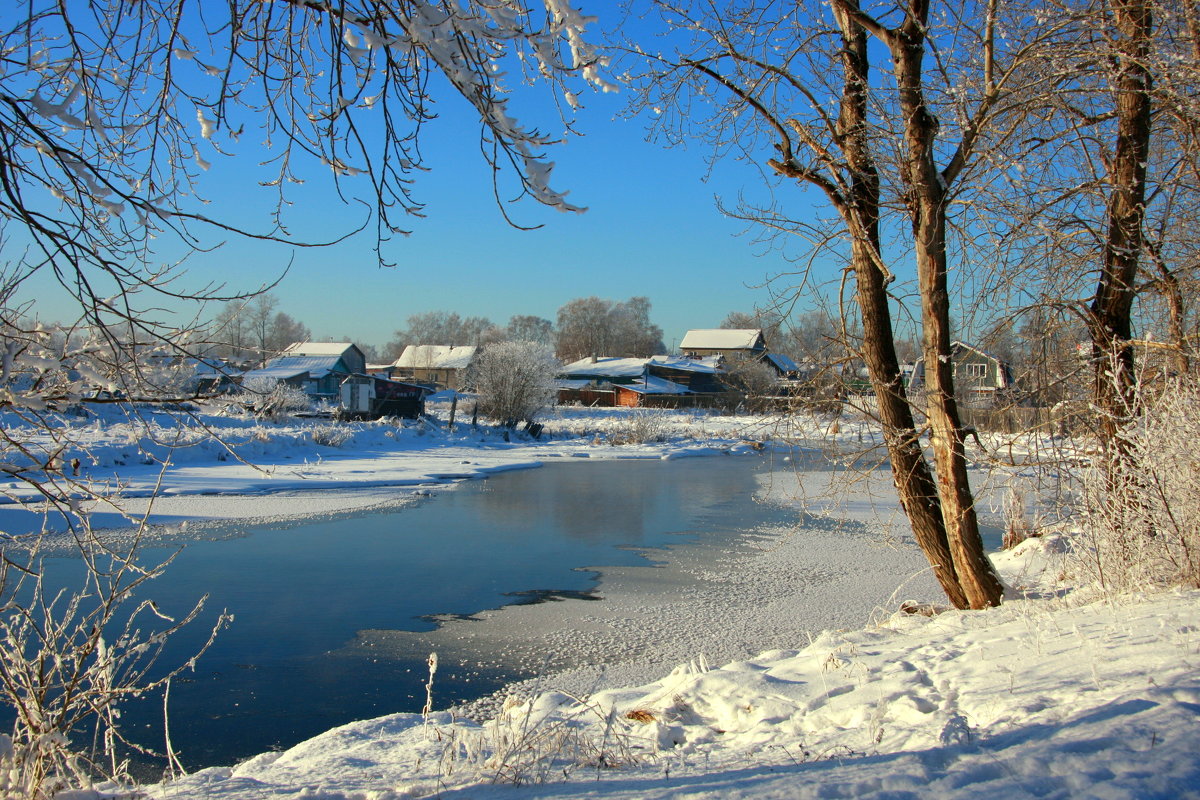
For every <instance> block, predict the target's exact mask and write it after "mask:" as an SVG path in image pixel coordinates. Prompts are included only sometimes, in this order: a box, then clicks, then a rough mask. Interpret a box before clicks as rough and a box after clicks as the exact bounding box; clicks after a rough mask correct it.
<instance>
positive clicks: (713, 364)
mask: <svg viewBox="0 0 1200 800" xmlns="http://www.w3.org/2000/svg"><path fill="white" fill-rule="evenodd" d="M650 365H651V366H654V367H665V368H667V369H677V370H679V371H680V372H703V373H706V374H709V375H715V374H717V373H718V372H724V369H723V368H722V367H721V357H720V356H705V357H704V358H685V357H683V356H654V357H653V358H651V359H650Z"/></svg>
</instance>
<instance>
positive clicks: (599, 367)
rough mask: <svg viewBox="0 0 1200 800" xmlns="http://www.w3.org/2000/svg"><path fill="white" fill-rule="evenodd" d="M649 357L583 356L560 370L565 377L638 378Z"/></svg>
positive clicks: (560, 373) (644, 368)
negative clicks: (594, 357) (592, 357)
mask: <svg viewBox="0 0 1200 800" xmlns="http://www.w3.org/2000/svg"><path fill="white" fill-rule="evenodd" d="M649 360H650V359H648V358H597V359H594V360H593V359H591V358H581V359H579V360H578V361H576V362H574V363H573V364H567V365H566V366H565V367H563V368H562V369H561V370H559V371H558V374H559V375H563V376H565V377H574V376H577V375H578V376H583V375H594V376H599V377H604V378H636V377H637V376H639V375H641V374H642V373H643V372H645V371H646V362H647V361H649Z"/></svg>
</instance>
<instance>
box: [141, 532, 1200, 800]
mask: <svg viewBox="0 0 1200 800" xmlns="http://www.w3.org/2000/svg"><path fill="white" fill-rule="evenodd" d="M998 560H999V561H1000V562H1001V563H1000V567H1001V569H1002V570H1003V571H1004V573H1005V575H1006V576H1014V575H1016V574H1017V573H1021V574H1023V575H1024V578H1023V579H1024V580H1025V581H1026V582H1027V583H1028V582H1030V572H1029V567H1030V565H1031V564H1032V563H1033V562H1034V561H1042V562H1043V563H1046V564H1053V563H1054V562H1055V556H1054V554H1053V552H1048V551H1047V549H1046V548H1045V547H1044V546H1042V544H1041V543H1040V542H1031V543H1028V544H1026V545H1024V546H1023V547H1022V548H1021V550H1020V551H1019V552H1017V553H1016V554H1014V555H1005V556H1003V557H1002V558H1000V559H998ZM1044 575H1045V576H1048V577H1050V578H1053V576H1052V575H1049V573H1044ZM1037 583H1038V593H1037V595H1036V596H1034V597H1030V598H1027V599H1017V598H1013V599H1010V600H1009V601H1008V602H1007V603H1006V604H1005V605H1004V606H1002V607H1001V608H999V609H994V610H990V611H986V612H956V611H945V612H943V613H938V614H935V615H932V616H924V615H921V614H909V613H904V612H900V613H897V614H895V615H893V616H891V617H889V618H888V619H886V620H884V621H882V622H881V623H880V624H877V625H874V626H871V627H868V628H866V629H863V630H857V631H849V632H826V633H823V634H821V635H820V636H818V637H816V638H815V639H814V640H813V641H812V642H810V643H807V644H806V645H805V646H804V647H802V648H800V649H795V650H775V651H769V652H765V653H762V654H760V655H758V656H755V657H753V658H750V659H745V660H740V661H736V662H733V663H729V664H727V665H725V666H723V667H721V668H717V669H713V668H710V667H709V665H708V664H707V663H705V662H704V661H703V660H695V661H692V662H690V663H686V664H683V665H681V666H680V667H678V668H677V669H675V670H674V671H672V672H671V673H670V674H668V675H666V677H663V678H661V679H660V680H656V681H654V682H652V683H648V684H645V685H642V686H638V687H634V688H624V689H613V690H608V691H602V692H599V693H597V694H595V695H593V696H592V697H590V698H588V699H587V700H586V701H584V702H580V701H579V700H577V699H576V698H574V697H571V696H569V695H566V694H563V693H559V692H547V693H544V694H542V695H540V696H538V697H535V698H532V699H530V700H527V701H517V700H514V701H512V702H510V703H508V704H507V705H506V707H505V708H504V709H503V710H502V712H501V713H500V714H499V715H498V716H497V717H496V718H495V719H493V720H491V721H489V722H487V723H485V724H484V725H482V726H481V725H476V724H474V723H470V722H464V721H459V720H454V719H452V718H451V717H450V716H449V715H447V714H444V713H443V714H435V715H431V716H430V717H429V718H428V719H422V717H421V716H420V715H411V714H399V715H393V716H389V717H383V718H380V719H377V720H369V721H364V722H359V723H354V724H351V725H347V726H343V727H341V728H338V729H336V730H333V731H330V732H328V733H326V734H324V735H322V736H320V737H317V738H315V739H313V740H310V741H308V742H305V743H304V744H302V745H299V746H297V747H295V748H293V749H291V750H289V751H286V752H284V753H272V754H266V755H263V756H260V757H258V758H255V759H252V760H250V761H248V762H246V763H244V764H242V765H239V766H237V767H234V768H223V769H209V770H204V771H201V772H199V773H197V774H195V775H191V776H188V777H186V778H183V779H181V780H179V781H177V782H175V783H174V784H170V785H166V786H161V787H157V788H155V789H153V790H151V792H150V794H151V796H152V797H156V798H163V799H164V800H165V798H181V797H212V798H223V799H224V800H241V798H271V797H321V798H330V799H333V798H346V799H347V800H349V798H375V800H386V799H387V798H400V797H421V796H440V797H458V796H463V797H467V796H469V797H472V798H481V797H495V798H508V797H518V796H519V797H555V798H592V797H603V798H667V797H683V796H686V797H689V798H730V797H744V798H785V797H786V798H797V797H799V798H804V797H847V798H849V797H854V798H907V797H913V798H915V797H939V798H977V797H979V796H980V795H981V793H985V794H986V793H993V794H995V795H998V796H1003V797H1006V798H1008V797H1074V796H1089V797H1101V796H1102V797H1111V798H1148V797H1164V798H1165V797H1196V796H1200V758H1198V757H1197V755H1196V751H1195V743H1196V741H1198V739H1197V735H1198V734H1200V722H1198V712H1200V676H1198V673H1197V670H1196V668H1197V666H1198V662H1200V628H1198V627H1197V623H1196V619H1197V616H1196V611H1197V606H1198V604H1200V592H1196V591H1176V592H1169V593H1163V594H1158V595H1153V596H1145V597H1131V598H1125V599H1122V600H1120V601H1104V600H1096V601H1093V602H1082V603H1081V602H1080V601H1079V600H1076V599H1073V598H1075V597H1076V595H1072V594H1068V595H1066V596H1065V597H1057V596H1056V595H1057V592H1056V591H1053V589H1054V587H1052V586H1048V585H1046V584H1045V583H1043V582H1040V581H1039V582H1037ZM514 781H516V782H525V783H528V784H532V785H527V786H524V787H521V788H516V787H514V786H511V785H508V784H510V783H512V782H514ZM542 783H544V784H545V785H541V784H542Z"/></svg>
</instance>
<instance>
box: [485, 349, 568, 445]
mask: <svg viewBox="0 0 1200 800" xmlns="http://www.w3.org/2000/svg"><path fill="white" fill-rule="evenodd" d="M558 368H559V363H558V360H557V359H556V358H555V357H554V353H553V352H551V350H550V348H548V347H546V346H545V345H543V344H538V343H537V342H500V343H499V344H493V345H489V346H488V347H487V348H485V349H484V350H483V351H482V352H481V353H480V354H479V356H478V357H477V358H476V359H475V363H474V364H473V365H472V367H471V373H472V375H471V378H472V382H473V383H474V384H475V390H476V391H477V392H478V394H479V412H480V413H481V414H484V415H485V416H488V417H491V418H492V419H494V420H496V421H497V422H499V423H500V424H502V425H504V426H506V427H509V428H512V427H515V426H516V425H517V423H518V422H521V421H523V420H524V421H529V420H532V419H533V417H534V415H536V414H537V413H538V412H540V411H541V410H542V409H544V408H546V407H547V406H549V405H551V404H553V402H554V396H555V392H556V389H555V386H554V375H555V373H556V372H557V371H558Z"/></svg>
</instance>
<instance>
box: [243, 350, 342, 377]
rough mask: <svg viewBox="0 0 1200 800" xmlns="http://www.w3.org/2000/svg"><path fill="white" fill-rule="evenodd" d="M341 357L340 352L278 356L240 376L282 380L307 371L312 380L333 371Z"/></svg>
mask: <svg viewBox="0 0 1200 800" xmlns="http://www.w3.org/2000/svg"><path fill="white" fill-rule="evenodd" d="M341 357H342V354H341V353H338V354H337V355H335V356H280V357H279V358H273V359H271V360H270V361H268V362H267V365H266V366H265V367H263V368H261V369H252V370H250V371H249V372H246V373H244V374H243V375H242V377H243V379H244V378H275V379H276V380H281V381H282V380H286V379H288V378H295V377H296V376H297V375H302V374H304V373H308V375H309V377H310V378H312V379H313V380H319V379H321V378H324V377H325V376H326V375H328V374H329V373H331V372H334V367H336V366H337V362H338V361H339V360H340V359H341Z"/></svg>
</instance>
